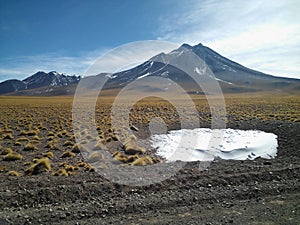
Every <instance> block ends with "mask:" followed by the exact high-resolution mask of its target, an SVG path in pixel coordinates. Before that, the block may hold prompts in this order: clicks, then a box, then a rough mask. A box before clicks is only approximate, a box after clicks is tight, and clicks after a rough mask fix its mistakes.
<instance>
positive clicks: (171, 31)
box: [159, 0, 300, 78]
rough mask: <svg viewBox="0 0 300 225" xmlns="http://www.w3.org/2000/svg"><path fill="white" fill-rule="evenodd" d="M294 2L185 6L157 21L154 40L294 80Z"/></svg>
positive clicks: (235, 0)
mask: <svg viewBox="0 0 300 225" xmlns="http://www.w3.org/2000/svg"><path fill="white" fill-rule="evenodd" d="M299 10H300V3H299V1H297V0H287V1H280V0H272V1H259V0H256V1H248V2H247V1H239V0H229V1H216V0H205V1H196V0H191V1H189V4H185V5H184V6H182V7H181V9H180V10H178V12H176V13H174V12H172V14H169V15H168V14H167V15H165V16H164V17H161V18H160V20H159V23H160V24H161V26H160V29H159V33H160V36H159V39H162V40H169V41H173V42H177V43H182V42H186V43H190V44H198V43H199V42H202V43H204V44H205V45H207V46H209V47H211V48H213V49H214V50H216V51H218V52H219V53H221V54H223V55H225V56H227V57H229V58H231V59H233V60H236V61H237V62H240V63H242V64H244V65H246V66H248V67H251V68H253V69H258V70H261V71H263V72H266V73H271V74H274V75H279V76H289V77H298V78H300V68H296V67H298V65H300V57H299V55H300V48H299V47H298V46H299V43H300V17H299V16H298V12H299Z"/></svg>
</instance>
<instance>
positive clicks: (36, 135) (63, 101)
mask: <svg viewBox="0 0 300 225" xmlns="http://www.w3.org/2000/svg"><path fill="white" fill-rule="evenodd" d="M173 98H174V99H175V100H177V101H178V102H179V105H180V104H184V101H182V100H181V99H179V98H178V99H176V97H173ZM192 99H193V101H194V103H195V105H196V106H197V110H198V115H197V117H198V118H199V120H200V124H201V126H202V127H210V125H211V113H210V108H209V106H208V103H207V100H206V98H205V96H202V95H193V96H192ZM113 100H114V98H112V97H110V96H104V97H101V98H100V99H99V100H98V102H97V106H96V108H95V110H96V118H95V120H96V121H95V124H96V128H97V131H98V135H99V138H100V142H98V143H97V144H96V145H95V147H94V148H95V151H94V152H93V153H92V154H90V155H88V160H85V159H84V158H83V157H82V153H83V152H84V151H85V150H84V149H83V148H81V144H82V143H76V140H75V134H74V132H73V126H72V102H73V98H72V97H71V96H60V97H21V96H15V97H12V96H0V153H1V155H0V179H1V181H0V182H1V190H0V224H6V223H4V222H5V221H6V222H7V224H9V223H11V224H25V223H26V222H27V223H28V224H30V223H32V224H56V223H57V224H76V223H77V222H78V223H77V224H91V223H96V224H106V223H111V224H121V222H122V221H123V223H124V224H227V223H231V224H299V221H300V213H299V212H300V208H299V205H300V202H299V199H300V195H299V190H300V182H299V178H300V176H299V174H300V171H299V169H300V164H299V158H300V153H299V152H300V150H299V149H300V148H299V146H300V141H299V140H300V137H299V133H300V130H299V127H300V126H299V125H300V110H299V106H300V96H299V95H283V94H273V93H253V94H228V95H225V103H226V113H227V126H228V127H231V128H237V129H261V130H264V131H266V132H273V133H275V134H276V135H278V141H279V148H278V156H277V157H276V158H275V159H274V160H265V159H257V160H254V161H239V162H238V161H234V160H229V161H225V160H219V161H218V160H217V161H216V162H214V163H212V165H211V167H210V168H208V169H207V170H205V171H198V170H197V168H198V167H197V164H196V162H191V163H188V164H187V166H186V167H185V168H183V169H182V170H181V171H180V172H178V174H177V175H176V176H174V177H172V178H170V179H168V180H166V181H164V182H162V183H158V184H153V185H150V186H149V187H128V186H125V185H119V184H114V183H111V182H109V181H108V180H106V179H104V178H102V177H101V176H99V175H98V174H97V173H96V172H95V168H94V167H93V165H92V164H93V163H94V162H97V161H99V162H101V163H102V166H103V167H105V160H103V156H102V155H101V154H100V153H98V152H97V151H96V150H97V149H105V150H106V151H107V152H109V154H111V156H112V157H114V159H115V160H116V161H118V162H120V163H121V164H122V166H144V165H149V164H155V163H165V162H164V159H162V158H159V157H157V156H156V155H155V152H154V150H153V149H145V147H143V146H139V143H138V142H137V141H136V140H135V139H134V138H133V139H132V140H127V141H125V142H124V141H122V140H121V137H120V134H116V132H115V128H114V127H113V125H112V121H111V116H110V115H111V107H112V102H113ZM186 113H187V116H188V113H189V109H188V108H187V109H186ZM154 117H160V118H162V119H163V120H164V122H165V124H167V128H168V130H172V129H180V118H179V116H178V113H177V112H176V109H175V108H174V107H173V106H172V105H171V104H170V103H169V102H167V101H165V100H162V99H157V98H147V99H144V100H143V101H139V102H137V103H136V104H135V105H134V108H133V109H132V111H131V114H130V124H129V125H128V124H122V126H129V127H131V128H132V130H134V133H135V135H136V137H138V138H145V137H147V135H149V131H148V125H149V122H150V120H151V119H152V118H154ZM81 132H82V133H83V134H84V135H85V137H86V139H87V141H90V140H89V139H91V140H94V137H93V136H89V130H82V131H81ZM2 221H4V222H3V223H2Z"/></svg>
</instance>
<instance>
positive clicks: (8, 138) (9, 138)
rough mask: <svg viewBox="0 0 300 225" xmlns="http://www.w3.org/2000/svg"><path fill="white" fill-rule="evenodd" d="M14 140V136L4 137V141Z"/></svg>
mask: <svg viewBox="0 0 300 225" xmlns="http://www.w3.org/2000/svg"><path fill="white" fill-rule="evenodd" d="M12 139H14V137H13V136H12V134H7V135H5V136H4V137H3V140H12Z"/></svg>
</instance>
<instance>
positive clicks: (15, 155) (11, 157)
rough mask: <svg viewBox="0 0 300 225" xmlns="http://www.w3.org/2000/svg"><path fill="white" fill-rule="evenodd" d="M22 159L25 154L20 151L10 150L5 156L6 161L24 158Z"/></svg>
mask: <svg viewBox="0 0 300 225" xmlns="http://www.w3.org/2000/svg"><path fill="white" fill-rule="evenodd" d="M22 159H23V156H22V155H20V154H19V153H15V152H10V153H8V154H6V155H5V156H4V157H3V160H4V161H16V160H22Z"/></svg>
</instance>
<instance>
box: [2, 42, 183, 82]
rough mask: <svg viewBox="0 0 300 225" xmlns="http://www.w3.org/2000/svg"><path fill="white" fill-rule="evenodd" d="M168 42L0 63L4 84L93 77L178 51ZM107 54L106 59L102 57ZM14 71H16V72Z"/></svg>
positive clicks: (134, 44)
mask: <svg viewBox="0 0 300 225" xmlns="http://www.w3.org/2000/svg"><path fill="white" fill-rule="evenodd" d="M178 47H179V46H178V45H174V44H172V43H170V42H166V41H154V40H153V41H140V42H132V43H128V44H125V45H122V46H119V47H117V48H113V49H109V48H105V49H102V50H95V51H90V52H84V53H81V54H80V56H78V57H74V56H73V57H70V56H64V55H60V54H58V53H47V54H40V55H31V56H20V57H15V58H7V59H5V60H2V62H0V82H1V81H4V80H6V79H19V80H22V79H24V78H26V77H28V76H30V75H32V74H34V73H36V72H37V71H46V72H48V71H53V70H55V71H57V72H60V73H67V74H72V75H73V74H76V75H83V76H90V75H95V74H99V73H101V72H109V73H114V72H118V71H121V70H124V69H129V68H131V67H134V66H137V65H138V64H141V63H143V62H145V61H146V60H148V59H150V58H151V57H152V56H154V55H157V54H159V53H161V52H169V51H171V50H173V49H176V48H178ZM103 55H105V57H102V56H103ZM12 68H13V69H12Z"/></svg>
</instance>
